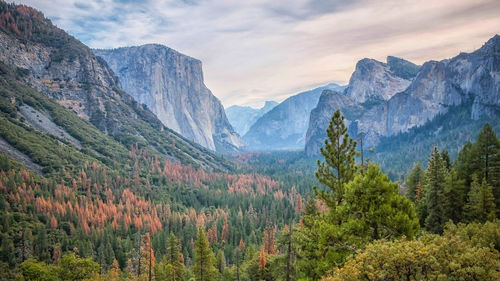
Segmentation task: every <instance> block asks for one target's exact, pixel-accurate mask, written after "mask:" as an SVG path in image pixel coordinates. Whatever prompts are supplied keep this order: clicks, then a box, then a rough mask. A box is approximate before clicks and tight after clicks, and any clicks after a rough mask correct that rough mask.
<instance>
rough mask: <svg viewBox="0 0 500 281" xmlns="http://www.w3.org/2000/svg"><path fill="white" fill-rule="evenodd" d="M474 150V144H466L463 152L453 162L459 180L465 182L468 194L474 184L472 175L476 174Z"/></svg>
mask: <svg viewBox="0 0 500 281" xmlns="http://www.w3.org/2000/svg"><path fill="white" fill-rule="evenodd" d="M472 148H473V144H472V143H471V142H467V143H465V144H464V146H463V147H462V150H460V152H459V153H458V156H457V159H455V162H453V168H454V169H455V171H456V172H457V176H458V178H459V179H462V180H463V181H464V184H465V187H466V192H469V190H468V189H469V187H470V184H471V182H472V174H474V169H473V165H472V150H473V149H472Z"/></svg>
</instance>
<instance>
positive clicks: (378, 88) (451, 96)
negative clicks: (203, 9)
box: [306, 35, 500, 155]
mask: <svg viewBox="0 0 500 281" xmlns="http://www.w3.org/2000/svg"><path fill="white" fill-rule="evenodd" d="M387 61H388V63H387V64H383V63H380V62H377V61H374V60H367V59H364V60H362V61H360V62H359V63H358V65H357V67H356V71H355V72H354V73H353V77H351V80H350V85H349V87H348V88H347V89H346V91H345V94H346V95H347V96H349V97H351V98H352V99H353V100H354V101H355V103H357V105H358V106H359V109H358V110H357V111H356V113H355V114H353V112H352V106H351V108H348V107H349V106H347V108H346V106H345V105H344V107H342V106H341V105H342V104H341V103H339V102H338V95H337V96H334V95H325V97H324V98H323V99H320V101H319V103H318V106H317V107H316V109H315V110H313V112H315V114H314V115H313V114H311V118H310V119H311V121H310V125H309V129H308V131H310V132H312V133H311V137H310V138H308V139H307V143H306V152H307V153H308V154H309V155H312V154H317V153H319V147H318V144H320V143H321V142H322V140H324V137H325V135H321V134H314V133H313V132H322V131H325V130H326V128H327V126H328V124H327V123H325V122H321V121H319V120H321V119H325V118H326V117H327V116H330V117H331V116H332V114H333V112H334V111H335V110H336V109H341V111H343V113H344V111H346V112H347V114H346V113H344V115H345V116H346V119H347V121H348V123H350V124H355V126H354V129H352V128H350V130H351V131H356V132H363V133H365V138H364V141H365V143H366V144H367V146H376V145H377V144H378V143H379V141H380V138H381V137H388V136H394V135H397V134H399V133H404V132H407V131H408V130H409V129H411V128H415V127H418V126H422V125H424V124H426V123H427V122H428V121H430V120H433V119H434V118H435V117H436V116H438V115H439V114H446V113H447V112H448V110H449V109H450V108H453V107H456V106H470V107H471V110H470V112H471V116H468V118H471V119H472V120H480V119H481V120H483V119H484V120H486V121H487V120H488V119H490V118H493V117H496V116H498V115H499V114H500V36H498V35H496V36H494V37H493V38H491V39H490V40H488V42H486V44H484V46H482V47H481V48H480V49H478V50H476V51H474V52H472V53H461V54H459V55H458V56H456V57H454V58H452V59H448V60H442V61H429V62H426V63H424V64H423V65H422V66H421V67H418V66H415V65H414V64H411V63H409V62H407V61H405V60H402V59H398V58H394V57H388V60H387ZM388 90H390V91H388ZM377 93H378V94H377ZM331 104H339V106H329V105H331ZM317 119H318V120H317ZM314 136H317V137H314ZM321 138H322V139H321Z"/></svg>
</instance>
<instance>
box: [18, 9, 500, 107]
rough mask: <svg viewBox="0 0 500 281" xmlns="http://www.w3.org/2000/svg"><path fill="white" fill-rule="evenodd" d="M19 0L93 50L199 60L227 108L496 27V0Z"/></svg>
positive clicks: (472, 38) (459, 47) (452, 48)
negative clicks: (142, 50)
mask: <svg viewBox="0 0 500 281" xmlns="http://www.w3.org/2000/svg"><path fill="white" fill-rule="evenodd" d="M21 2H22V3H26V4H28V5H30V6H34V7H35V8H38V9H40V10H41V11H42V12H44V13H45V15H46V16H48V17H49V18H50V19H52V20H53V22H54V23H55V24H57V25H58V26H59V27H61V28H63V29H65V30H67V31H69V33H71V34H72V35H74V36H75V37H77V38H78V39H80V40H82V41H83V42H84V43H86V44H87V45H89V46H91V47H93V48H113V47H120V46H130V45H140V44H146V43H160V44H164V45H167V46H169V47H171V48H173V49H176V50H178V51H180V52H182V53H185V54H187V55H190V56H192V57H196V58H198V59H200V60H201V61H202V62H203V67H204V74H205V82H206V84H207V86H208V87H209V88H210V89H211V90H212V92H213V93H214V94H215V95H216V96H217V97H219V98H220V99H221V100H222V102H223V103H224V105H226V106H229V105H232V104H247V105H255V106H260V105H262V104H263V102H264V101H265V100H278V101H281V100H283V99H284V98H286V97H288V96H290V95H292V94H295V93H296V92H298V91H301V90H307V89H310V88H312V87H315V86H319V85H322V84H326V83H328V82H332V81H334V82H339V83H344V84H345V83H347V81H348V79H349V77H350V74H351V73H352V71H353V70H354V66H355V65H356V62H357V61H358V60H359V59H362V58H364V57H371V58H375V59H378V60H382V61H384V60H385V58H386V57H387V56H388V55H396V56H400V57H403V58H407V59H410V60H413V61H414V62H416V63H423V62H424V61H426V60H430V59H437V60H439V59H443V58H449V57H451V56H454V55H456V54H458V53H459V52H460V51H472V50H474V49H475V48H478V47H480V46H481V45H482V44H483V43H484V42H485V41H486V40H487V39H489V38H490V37H492V36H493V35H494V34H495V33H497V32H498V31H499V30H500V17H498V15H499V14H500V2H499V1H497V0H477V1H476V0H470V1H466V0H442V1H434V0H422V1H410V0H389V1H382V0H371V1H368V0H354V1H344V0H289V1H267V0H249V1H233V0H145V1H133V0H87V1H82V0H22V1H21Z"/></svg>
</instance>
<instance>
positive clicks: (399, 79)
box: [346, 56, 419, 103]
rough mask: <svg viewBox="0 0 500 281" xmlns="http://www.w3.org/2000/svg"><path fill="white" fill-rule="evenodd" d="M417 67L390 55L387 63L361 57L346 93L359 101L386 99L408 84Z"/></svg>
mask: <svg viewBox="0 0 500 281" xmlns="http://www.w3.org/2000/svg"><path fill="white" fill-rule="evenodd" d="M418 69H419V67H418V66H417V65H415V64H413V63H411V62H409V61H406V60H403V59H400V58H396V57H391V56H390V57H388V58H387V63H383V62H380V61H377V60H374V59H368V58H366V59H362V60H360V61H359V62H358V63H357V64H356V69H355V70H354V73H353V74H352V76H351V78H350V80H349V86H348V87H347V89H346V95H347V96H350V97H351V98H353V99H354V100H356V101H357V102H359V103H363V102H369V101H373V100H375V101H377V100H388V99H390V98H391V97H393V96H394V95H395V94H396V93H399V92H401V91H403V90H405V89H406V88H407V87H408V85H410V83H411V80H412V79H413V77H414V76H415V75H416V71H418Z"/></svg>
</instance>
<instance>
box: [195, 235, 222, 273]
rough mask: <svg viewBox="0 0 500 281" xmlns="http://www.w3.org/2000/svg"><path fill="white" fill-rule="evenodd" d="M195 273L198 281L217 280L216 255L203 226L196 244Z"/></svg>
mask: <svg viewBox="0 0 500 281" xmlns="http://www.w3.org/2000/svg"><path fill="white" fill-rule="evenodd" d="M193 273H194V278H195V280H196V281H215V280H216V276H217V269H216V268H215V256H214V253H213V252H212V249H210V245H209V243H208V240H207V236H206V235H205V231H204V230H203V228H201V227H200V228H199V229H198V235H197V239H196V242H195V244H194V264H193Z"/></svg>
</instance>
